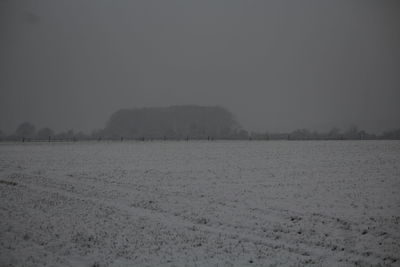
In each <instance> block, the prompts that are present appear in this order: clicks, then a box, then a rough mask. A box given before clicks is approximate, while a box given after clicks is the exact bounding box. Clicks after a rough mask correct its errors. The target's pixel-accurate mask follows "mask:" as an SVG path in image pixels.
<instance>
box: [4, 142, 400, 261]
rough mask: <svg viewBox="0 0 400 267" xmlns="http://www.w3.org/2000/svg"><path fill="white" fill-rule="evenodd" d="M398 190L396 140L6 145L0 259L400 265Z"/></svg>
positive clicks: (399, 165)
mask: <svg viewBox="0 0 400 267" xmlns="http://www.w3.org/2000/svg"><path fill="white" fill-rule="evenodd" d="M13 183H16V184H13ZM399 189H400V142H399V141H251V142H250V141H213V142H206V141H190V142H185V141H181V142H178V141H170V142H161V141H157V142H86V143H85V142H76V143H24V144H22V143H20V144H7V143H3V144H0V218H1V219H0V266H45V265H47V266H299V265H307V266H309V265H316V266H357V265H359V266H399V265H400V257H399V252H400V194H399Z"/></svg>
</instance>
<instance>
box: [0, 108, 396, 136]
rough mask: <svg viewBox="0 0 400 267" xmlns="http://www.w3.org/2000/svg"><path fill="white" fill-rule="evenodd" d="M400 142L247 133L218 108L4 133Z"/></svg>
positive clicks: (143, 111) (134, 113)
mask: <svg viewBox="0 0 400 267" xmlns="http://www.w3.org/2000/svg"><path fill="white" fill-rule="evenodd" d="M190 139H195V140H215V139H226V140H379V139H392V140H394V139H396V140H400V128H399V129H396V130H391V131H386V132H384V133H382V134H380V135H376V134H369V133H367V132H366V131H364V130H359V129H358V128H357V127H356V126H351V127H350V128H349V129H347V130H345V131H341V130H340V129H339V128H332V129H331V130H330V131H328V132H323V133H320V132H316V131H310V130H307V129H298V130H295V131H293V132H290V133H268V132H265V133H257V132H252V133H249V132H248V131H246V130H244V129H243V128H242V127H241V125H240V124H239V123H238V122H237V121H236V119H235V118H234V116H233V115H232V113H231V112H229V111H228V110H226V109H225V108H222V107H218V106H214V107H205V106H194V105H185V106H171V107H153V108H134V109H121V110H118V111H116V112H115V113H113V114H112V115H111V117H110V119H109V120H108V122H107V123H106V126H105V128H104V129H100V130H96V131H93V132H92V133H91V134H85V133H83V132H77V133H75V132H74V131H73V130H68V131H66V132H61V133H55V132H54V131H53V130H52V129H50V128H48V127H45V128H41V129H39V130H36V127H35V126H34V125H33V124H32V123H29V122H24V123H21V124H20V125H19V126H18V127H17V129H16V130H15V132H14V133H12V134H10V135H6V134H5V133H3V132H2V131H1V130H0V141H22V142H26V141H49V142H54V141H82V140H98V141H101V140H121V141H123V140H142V141H144V140H190Z"/></svg>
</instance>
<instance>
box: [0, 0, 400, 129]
mask: <svg viewBox="0 0 400 267" xmlns="http://www.w3.org/2000/svg"><path fill="white" fill-rule="evenodd" d="M399 14H400V1H361V0H358V1H356V0H354V1H352V0H345V1H340V0H335V1H333V0H332V1H324V0H322V1H321V0H315V1H294V0H293V1H278V0H277V1H261V0H260V1H256V0H253V1H248V0H242V1H234V0H226V1H219V0H216V1H215V0H213V1H188V0H182V1H165V0H160V1H151V0H143V1H122V0H120V1H108V0H107V1H105V0H104V1H101V0H93V1H59V0H49V1H42V0H32V1H18V0H15V1H14V0H13V1H7V0H0V129H2V130H3V131H6V132H11V131H13V130H15V128H16V127H17V125H18V124H19V123H21V122H23V121H31V122H33V123H34V124H36V125H37V127H42V126H49V127H52V128H54V129H55V130H57V131H59V130H66V129H69V128H74V129H75V130H84V131H87V132H89V131H91V130H93V129H95V128H101V127H103V126H104V123H105V121H106V120H107V119H108V117H109V115H110V114H111V113H112V112H114V111H116V110H117V109H120V108H132V107H144V106H169V105H175V104H199V105H221V106H224V107H226V108H228V109H230V110H231V111H232V112H233V113H234V114H235V115H236V117H237V119H238V120H239V122H240V123H241V124H242V125H243V126H245V127H246V128H247V129H249V130H262V131H264V130H268V131H288V130H294V129H296V128H299V127H302V128H303V127H306V128H310V129H317V130H320V129H322V130H323V129H327V128H330V127H332V126H338V127H342V128H343V127H347V126H348V125H350V124H357V125H358V126H359V127H360V128H364V129H366V130H368V131H380V130H386V129H390V128H399V127H400V15H399Z"/></svg>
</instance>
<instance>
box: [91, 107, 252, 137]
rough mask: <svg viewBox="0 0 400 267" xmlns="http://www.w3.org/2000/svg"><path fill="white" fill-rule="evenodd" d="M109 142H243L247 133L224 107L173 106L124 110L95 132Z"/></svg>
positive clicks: (115, 114)
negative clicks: (183, 140)
mask: <svg viewBox="0 0 400 267" xmlns="http://www.w3.org/2000/svg"><path fill="white" fill-rule="evenodd" d="M96 135H97V136H99V137H100V136H102V137H104V138H107V139H118V138H120V137H124V138H128V139H143V138H146V139H174V140H176V139H188V138H190V139H210V138H217V139H243V138H247V136H248V133H247V132H246V131H245V130H243V129H242V127H241V126H240V125H239V123H238V122H237V121H236V120H235V118H234V116H233V115H232V114H231V113H230V112H229V111H228V110H226V109H224V108H222V107H218V106H216V107H203V106H193V105H191V106H189V105H188V106H171V107H155V108H135V109H121V110H119V111H117V112H115V113H114V114H112V115H111V117H110V119H109V121H108V122H107V125H106V127H105V128H104V129H103V130H100V131H98V132H96Z"/></svg>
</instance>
